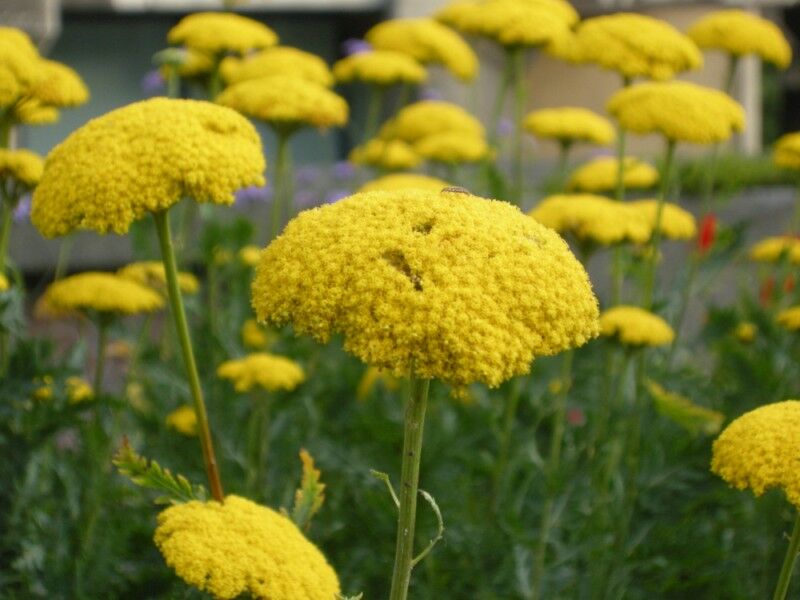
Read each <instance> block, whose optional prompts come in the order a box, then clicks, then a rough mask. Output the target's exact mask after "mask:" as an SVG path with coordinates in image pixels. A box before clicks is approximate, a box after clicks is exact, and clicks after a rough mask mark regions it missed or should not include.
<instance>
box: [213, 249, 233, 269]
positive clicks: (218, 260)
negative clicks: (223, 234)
mask: <svg viewBox="0 0 800 600" xmlns="http://www.w3.org/2000/svg"><path fill="white" fill-rule="evenodd" d="M232 260H233V252H231V251H230V250H229V249H228V248H226V247H225V246H214V249H213V250H212V251H211V264H212V265H214V266H217V267H221V266H224V265H227V264H230V262H231V261H232Z"/></svg>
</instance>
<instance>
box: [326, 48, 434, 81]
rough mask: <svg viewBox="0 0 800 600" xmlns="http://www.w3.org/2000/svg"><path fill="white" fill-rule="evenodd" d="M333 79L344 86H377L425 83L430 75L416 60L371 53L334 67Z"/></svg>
mask: <svg viewBox="0 0 800 600" xmlns="http://www.w3.org/2000/svg"><path fill="white" fill-rule="evenodd" d="M333 76H334V77H335V78H336V81H338V82H340V83H349V82H351V81H363V82H364V83H371V84H374V85H394V84H396V83H415V84H416V83H422V82H423V81H425V80H426V79H427V78H428V73H427V72H426V71H425V67H423V66H422V65H421V64H420V63H419V62H417V60H416V59H414V58H413V57H411V56H409V55H408V54H403V53H402V52H394V51H393V50H371V51H369V52H359V53H357V54H351V55H350V56H347V57H345V58H343V59H341V60H339V61H337V62H336V63H335V64H334V65H333Z"/></svg>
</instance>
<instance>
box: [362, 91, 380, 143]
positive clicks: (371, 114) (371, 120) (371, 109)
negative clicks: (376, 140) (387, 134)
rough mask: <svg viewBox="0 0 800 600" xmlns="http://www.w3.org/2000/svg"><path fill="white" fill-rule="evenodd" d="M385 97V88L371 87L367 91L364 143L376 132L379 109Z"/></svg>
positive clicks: (378, 122)
mask: <svg viewBox="0 0 800 600" xmlns="http://www.w3.org/2000/svg"><path fill="white" fill-rule="evenodd" d="M385 96H386V86H383V85H371V86H370V90H369V103H368V104H367V117H366V120H365V121H364V140H363V141H364V142H366V141H367V140H370V139H372V138H373V137H374V136H375V134H376V133H377V132H378V125H380V122H381V109H382V108H383V100H384V98H385Z"/></svg>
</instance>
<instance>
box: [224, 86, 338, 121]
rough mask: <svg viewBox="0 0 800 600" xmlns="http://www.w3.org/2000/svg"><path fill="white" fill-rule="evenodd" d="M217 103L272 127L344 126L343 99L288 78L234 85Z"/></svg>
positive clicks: (227, 89) (328, 91) (323, 89)
mask: <svg viewBox="0 0 800 600" xmlns="http://www.w3.org/2000/svg"><path fill="white" fill-rule="evenodd" d="M217 102H218V103H219V104H222V105H223V106H229V107H230V108H234V109H236V110H238V111H239V112H241V113H242V114H245V115H247V116H248V117H252V118H254V119H258V120H260V121H265V122H267V123H269V124H270V125H272V126H273V127H285V128H297V127H302V126H304V125H310V126H312V127H318V128H320V129H326V128H328V127H337V126H341V125H344V124H345V123H347V117H348V109H347V102H345V101H344V98H342V97H341V96H338V95H337V94H334V93H333V92H332V91H330V90H329V89H328V88H326V87H323V86H321V85H319V84H316V83H313V82H311V81H307V80H305V79H301V78H299V77H293V76H287V75H273V76H271V77H261V78H259V79H250V80H248V81H242V82H240V83H235V84H234V85H232V86H230V87H229V88H226V89H225V91H223V92H222V93H221V94H220V95H219V96H218V97H217Z"/></svg>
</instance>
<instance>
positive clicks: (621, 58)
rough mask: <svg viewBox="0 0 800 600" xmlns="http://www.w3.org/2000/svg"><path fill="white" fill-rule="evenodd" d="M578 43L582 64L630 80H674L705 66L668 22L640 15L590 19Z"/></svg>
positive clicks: (692, 45)
mask: <svg viewBox="0 0 800 600" xmlns="http://www.w3.org/2000/svg"><path fill="white" fill-rule="evenodd" d="M574 41H575V44H576V45H577V49H576V50H575V52H574V56H575V58H576V59H577V61H578V62H584V63H594V64H597V65H599V66H601V67H603V68H604V69H610V70H612V71H617V72H618V73H620V74H621V75H622V76H624V77H626V78H628V79H633V78H634V77H646V78H648V79H656V80H664V79H672V78H673V77H675V75H677V74H678V73H681V72H683V71H688V70H691V69H699V68H700V67H701V66H702V65H703V56H702V54H701V53H700V50H699V49H698V47H697V46H696V45H695V43H694V42H693V41H692V40H691V39H689V38H688V37H686V36H685V35H683V34H682V33H681V32H680V31H678V30H677V29H675V28H674V27H673V26H672V25H670V24H669V23H667V22H665V21H661V20H659V19H655V18H653V17H649V16H647V15H641V14H637V13H624V12H620V13H615V14H611V15H603V16H599V17H592V18H591V19H586V20H585V21H583V22H581V24H580V25H578V29H577V31H576V36H575V40H574Z"/></svg>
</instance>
